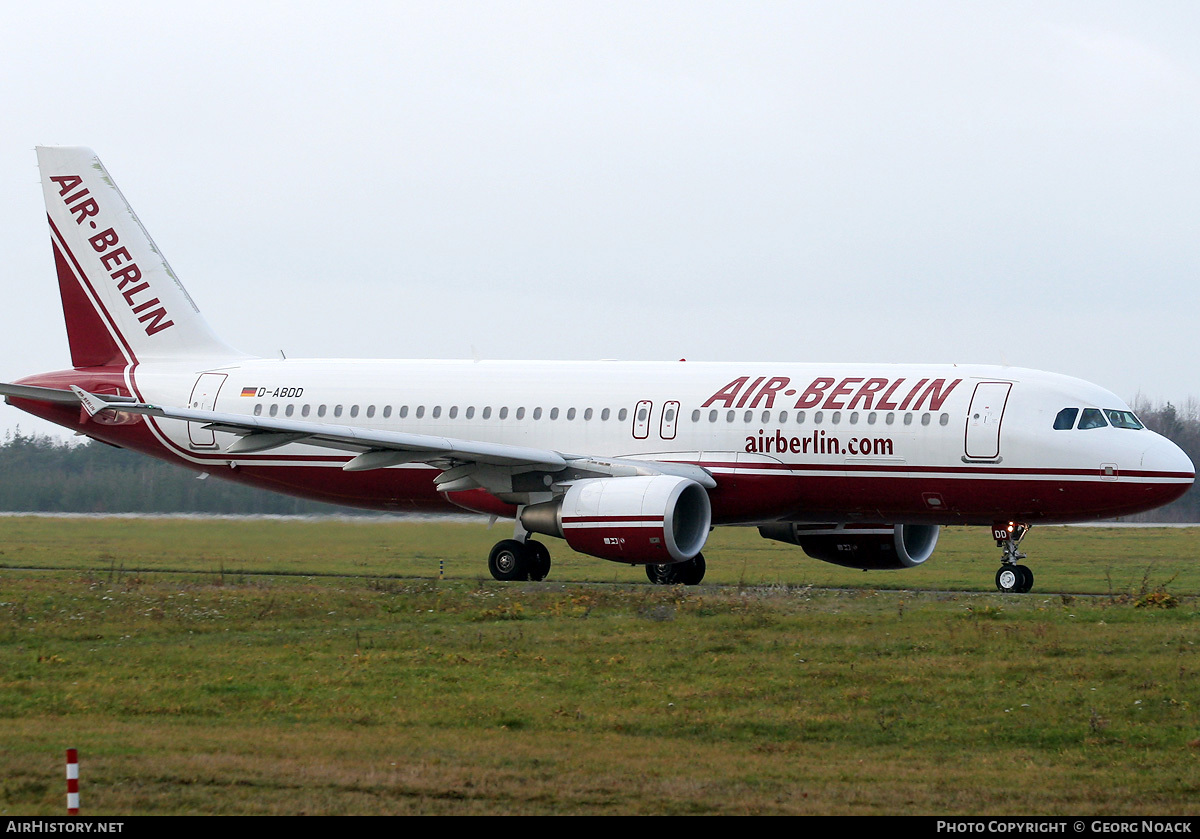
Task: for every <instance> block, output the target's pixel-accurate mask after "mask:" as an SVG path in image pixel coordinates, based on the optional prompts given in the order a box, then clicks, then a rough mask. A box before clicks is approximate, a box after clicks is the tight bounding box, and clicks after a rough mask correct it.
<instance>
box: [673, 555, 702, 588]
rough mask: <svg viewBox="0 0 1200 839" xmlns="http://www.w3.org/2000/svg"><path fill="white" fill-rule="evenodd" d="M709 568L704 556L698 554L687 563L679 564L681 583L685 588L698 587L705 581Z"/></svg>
mask: <svg viewBox="0 0 1200 839" xmlns="http://www.w3.org/2000/svg"><path fill="white" fill-rule="evenodd" d="M707 568H708V566H707V565H705V563H704V554H696V555H695V556H694V557H692V558H691V559H689V560H688V561H687V562H681V563H679V582H681V583H683V584H684V585H685V586H698V585H700V581H701V580H703V579H704V572H705V571H706V570H707Z"/></svg>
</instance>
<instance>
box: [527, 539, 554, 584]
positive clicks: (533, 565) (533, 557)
mask: <svg viewBox="0 0 1200 839" xmlns="http://www.w3.org/2000/svg"><path fill="white" fill-rule="evenodd" d="M525 549H526V550H527V551H529V579H531V580H533V581H534V582H541V581H542V580H544V579H546V577H548V576H549V575H550V549H549V548H547V547H546V546H545V545H543V544H542V543H541V542H535V541H533V540H532V539H530V540H529V541H527V542H526V543H525Z"/></svg>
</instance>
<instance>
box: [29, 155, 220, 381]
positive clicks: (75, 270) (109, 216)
mask: <svg viewBox="0 0 1200 839" xmlns="http://www.w3.org/2000/svg"><path fill="white" fill-rule="evenodd" d="M37 154H38V167H39V168H40V169H41V173H42V191H43V192H44V193H45V198H46V214H47V216H48V217H49V221H50V239H51V242H52V244H53V247H54V261H55V266H56V268H57V270H58V285H59V291H60V293H61V295H62V304H63V315H64V317H65V318H66V322H67V339H68V340H69V341H70V344H71V362H72V364H73V365H74V366H76V367H96V366H101V365H105V364H126V363H136V362H139V361H147V360H151V359H178V358H206V357H213V358H232V357H237V356H239V355H241V354H240V353H238V352H236V351H235V350H232V349H230V348H229V347H228V346H226V345H225V344H224V343H222V342H221V341H220V340H219V339H218V338H217V337H216V336H215V335H214V334H213V332H212V330H211V329H209V326H208V323H207V322H205V320H204V317H203V316H202V315H201V314H200V310H199V309H197V308H196V304H195V303H193V302H192V298H191V297H190V296H189V295H188V293H187V291H186V290H185V289H184V287H183V284H182V283H180V282H179V279H178V278H177V277H176V276H175V272H174V271H172V270H171V266H170V265H168V264H167V260H166V258H165V257H163V255H162V253H161V252H160V251H159V250H158V247H157V246H156V245H155V244H154V241H153V240H152V239H151V238H150V234H148V233H147V232H146V229H145V228H144V227H142V223H141V222H140V221H139V220H138V217H137V216H136V215H135V214H134V212H133V209H132V208H131V207H130V206H129V204H128V202H126V201H125V196H123V195H122V194H121V191H120V190H119V189H117V185H116V184H115V183H113V180H112V178H111V177H109V175H108V172H107V171H106V170H105V169H104V166H103V164H101V163H100V159H99V158H97V157H96V154H95V153H94V152H93V151H92V150H91V149H85V148H76V147H68V146H39V147H38V150H37Z"/></svg>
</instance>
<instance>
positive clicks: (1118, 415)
mask: <svg viewBox="0 0 1200 839" xmlns="http://www.w3.org/2000/svg"><path fill="white" fill-rule="evenodd" d="M1104 415H1105V416H1107V417H1108V421H1109V422H1111V423H1112V424H1113V428H1133V429H1138V428H1144V427H1145V426H1143V425H1142V424H1141V423H1140V422H1138V418H1137V417H1135V416H1134V415H1133V411H1114V410H1112V409H1110V408H1105V409H1104Z"/></svg>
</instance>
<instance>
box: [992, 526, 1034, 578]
mask: <svg viewBox="0 0 1200 839" xmlns="http://www.w3.org/2000/svg"><path fill="white" fill-rule="evenodd" d="M1028 532H1029V525H1027V524H1019V523H1018V522H1015V521H1010V522H1003V523H1000V524H994V525H992V536H993V538H995V540H996V547H997V548H1002V549H1003V550H1004V556H1002V557H1001V558H1000V570H999V571H997V572H996V588H997V589H999V590H1000V591H1002V592H1004V593H1006V594H1025V593H1026V592H1028V591H1032V590H1033V572H1032V571H1030V570H1029V568H1028V566H1025V565H1018V564H1017V560H1019V559H1024V558H1025V554H1023V553H1020V552H1018V551H1017V546H1018V545H1020V544H1021V540H1022V539H1024V538H1025V534H1027V533H1028Z"/></svg>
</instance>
